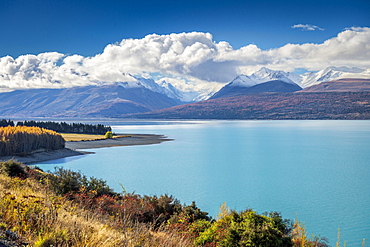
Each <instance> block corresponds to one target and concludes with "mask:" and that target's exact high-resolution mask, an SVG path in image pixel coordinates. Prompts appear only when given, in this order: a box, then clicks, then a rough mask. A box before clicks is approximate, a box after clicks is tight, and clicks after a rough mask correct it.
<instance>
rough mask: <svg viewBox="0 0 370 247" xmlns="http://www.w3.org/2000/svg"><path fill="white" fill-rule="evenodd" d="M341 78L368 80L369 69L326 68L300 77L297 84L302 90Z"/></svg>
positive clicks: (369, 75)
mask: <svg viewBox="0 0 370 247" xmlns="http://www.w3.org/2000/svg"><path fill="white" fill-rule="evenodd" d="M341 78H370V69H368V70H364V69H359V68H347V67H333V66H332V67H328V68H326V69H323V70H320V71H318V72H308V73H306V74H304V75H303V76H302V79H301V81H300V82H299V83H298V84H299V85H300V86H301V87H302V88H306V87H310V86H313V85H317V84H320V83H322V82H326V81H332V80H337V79H341Z"/></svg>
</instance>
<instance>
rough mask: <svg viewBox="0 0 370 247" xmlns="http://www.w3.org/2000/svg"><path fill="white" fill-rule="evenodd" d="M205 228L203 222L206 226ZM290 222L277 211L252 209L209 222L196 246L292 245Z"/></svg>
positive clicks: (233, 212)
mask: <svg viewBox="0 0 370 247" xmlns="http://www.w3.org/2000/svg"><path fill="white" fill-rule="evenodd" d="M203 227H204V225H203ZM290 231H291V224H290V223H289V222H288V221H286V220H283V219H282V218H281V216H280V214H278V213H270V214H269V215H259V214H257V213H256V212H254V211H252V210H246V211H244V212H241V213H238V212H235V211H232V212H231V213H230V214H229V215H227V216H225V217H223V218H221V219H219V220H217V221H215V222H213V223H212V224H209V227H208V228H206V229H202V231H201V232H200V233H199V236H198V237H197V238H196V239H195V244H196V245H201V246H204V245H209V246H225V247H226V246H227V247H232V246H253V247H265V246H281V247H291V246H293V242H292V240H291V237H290V236H289V233H290Z"/></svg>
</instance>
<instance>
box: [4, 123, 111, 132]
mask: <svg viewBox="0 0 370 247" xmlns="http://www.w3.org/2000/svg"><path fill="white" fill-rule="evenodd" d="M7 126H15V124H14V122H13V121H11V120H6V119H2V120H0V127H7ZM16 126H29V127H40V128H44V129H49V130H54V131H56V132H60V133H79V134H99V135H104V134H105V133H106V132H108V131H112V128H111V127H110V126H105V125H103V124H96V125H94V124H83V123H70V124H69V123H66V122H52V121H47V122H43V121H33V120H30V121H27V120H25V121H19V122H17V124H16Z"/></svg>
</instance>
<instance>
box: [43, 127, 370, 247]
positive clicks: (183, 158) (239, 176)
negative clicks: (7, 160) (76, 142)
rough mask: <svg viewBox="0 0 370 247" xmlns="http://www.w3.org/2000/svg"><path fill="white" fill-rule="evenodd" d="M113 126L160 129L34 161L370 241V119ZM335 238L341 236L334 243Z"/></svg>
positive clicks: (213, 207)
mask: <svg viewBox="0 0 370 247" xmlns="http://www.w3.org/2000/svg"><path fill="white" fill-rule="evenodd" d="M105 124H110V125H112V127H113V130H114V132H116V133H151V134H163V135H166V136H168V137H169V138H173V139H175V140H174V141H171V142H164V143H161V144H156V145H147V146H131V147H114V148H101V149H93V150H91V149H90V150H89V151H94V152H95V154H90V155H85V156H82V157H81V156H79V157H70V158H64V159H59V160H54V161H48V162H43V163H40V164H37V165H38V166H39V167H41V168H42V169H44V170H53V167H54V166H63V167H66V168H70V169H72V170H75V171H81V172H82V173H83V174H86V175H87V176H94V177H98V178H103V179H105V180H107V181H108V183H109V185H110V186H111V187H113V188H114V189H115V190H116V191H121V187H120V185H119V184H120V183H122V184H123V185H124V186H125V188H126V189H127V191H129V192H133V191H135V192H136V193H139V194H148V195H154V194H156V195H160V194H165V193H168V194H172V195H174V196H175V197H176V198H178V199H179V200H180V201H181V202H183V203H186V204H190V203H191V202H192V201H196V203H197V205H198V206H199V207H200V208H201V209H202V210H204V211H207V212H209V213H210V214H211V215H213V216H215V215H217V212H218V208H219V206H220V205H221V204H222V203H223V202H226V203H227V205H228V206H229V207H230V208H231V209H236V210H243V209H246V208H252V209H254V210H256V211H257V212H259V213H263V212H265V211H278V212H281V213H282V215H283V217H284V218H289V219H295V218H296V217H298V219H299V220H300V221H302V222H304V223H305V225H306V227H307V229H308V231H309V233H310V234H311V233H314V234H316V235H321V236H325V237H327V238H328V239H329V241H330V244H331V245H333V246H335V242H336V240H337V231H338V228H340V229H341V239H342V240H347V246H361V242H362V239H363V238H366V240H367V241H368V242H369V243H367V244H366V246H367V245H370V121H188V122H119V121H116V122H107V123H105ZM342 243H343V242H342Z"/></svg>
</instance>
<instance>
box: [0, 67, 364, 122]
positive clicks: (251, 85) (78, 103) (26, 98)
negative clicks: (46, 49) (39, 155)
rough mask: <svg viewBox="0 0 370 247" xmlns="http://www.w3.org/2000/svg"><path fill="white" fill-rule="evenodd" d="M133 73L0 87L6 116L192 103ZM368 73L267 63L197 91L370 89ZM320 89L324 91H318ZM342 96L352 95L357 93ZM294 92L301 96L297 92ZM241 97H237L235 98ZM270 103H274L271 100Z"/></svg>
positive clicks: (111, 112) (112, 113) (102, 113)
mask: <svg viewBox="0 0 370 247" xmlns="http://www.w3.org/2000/svg"><path fill="white" fill-rule="evenodd" d="M131 78H132V80H130V81H126V82H116V83H106V84H101V85H94V86H84V87H72V88H62V89H28V90H16V91H12V92H6V93H0V116H3V117H125V116H133V115H130V114H135V113H145V112H151V111H156V110H159V109H163V108H170V107H173V106H178V105H183V104H186V103H189V102H184V101H183V100H184V98H186V97H184V95H185V94H186V93H185V92H182V91H180V90H178V89H177V88H175V87H174V86H173V85H172V84H170V83H167V82H166V81H161V82H159V83H157V82H155V81H154V80H153V79H151V78H142V77H135V76H131ZM340 78H347V79H340ZM348 78H354V79H348ZM363 78H370V70H363V69H357V68H352V69H349V68H345V67H342V68H336V67H329V68H326V69H324V70H321V71H318V72H309V73H306V74H303V75H298V74H295V73H291V72H284V71H275V70H271V69H268V68H261V69H260V70H259V71H257V72H255V73H253V74H251V75H249V76H247V75H239V76H237V77H236V78H235V79H234V80H232V81H231V82H230V83H228V84H226V85H225V86H224V87H222V88H221V89H220V90H219V91H217V92H214V93H211V94H208V95H206V96H205V95H202V94H201V93H200V92H199V94H198V95H195V97H194V99H197V100H193V101H202V100H206V101H208V100H210V101H212V100H216V99H222V98H228V97H233V99H234V101H233V102H238V101H240V102H241V101H243V100H246V98H245V97H244V96H246V95H253V97H252V98H253V99H254V100H257V99H256V98H255V96H258V95H260V97H262V96H261V94H262V95H265V94H271V95H275V96H276V94H279V93H280V94H281V93H285V94H291V93H293V92H299V93H297V94H296V95H299V97H301V98H305V97H307V94H308V93H313V92H348V91H351V92H362V91H370V80H369V79H363ZM302 88H303V89H302ZM300 92H304V93H305V94H302V93H300ZM293 95H294V94H293ZM315 95H316V96H317V97H319V96H318V94H315ZM321 96H322V95H321ZM321 96H320V97H321ZM342 96H343V97H344V98H347V100H348V99H350V98H351V97H352V96H348V95H342ZM264 97H265V96H263V97H262V98H264ZM310 97H311V96H310ZM320 97H319V98H320ZM327 97H329V96H327ZM356 97H357V96H356ZM293 98H294V99H295V100H296V98H295V96H294V97H293ZM329 98H330V97H329ZM235 99H237V100H236V101H235ZM264 99H265V100H267V99H268V97H267V98H266V97H265V98H264ZM248 100H250V99H248ZM257 101H259V100H257ZM320 101H321V102H323V101H324V99H321V98H320ZM220 102H222V101H220ZM240 102H239V103H240ZM366 102H367V101H366ZM190 103H192V102H190ZM235 104H236V103H235ZM266 104H268V103H267V102H266ZM366 104H367V103H365V105H366ZM221 105H222V104H221V103H220V104H219V106H220V107H221ZM236 105H237V104H236ZM241 105H242V104H241ZM179 107H180V108H181V107H182V106H179ZM180 108H179V109H180ZM197 114H200V113H197ZM144 115H145V114H141V115H140V116H144Z"/></svg>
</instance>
